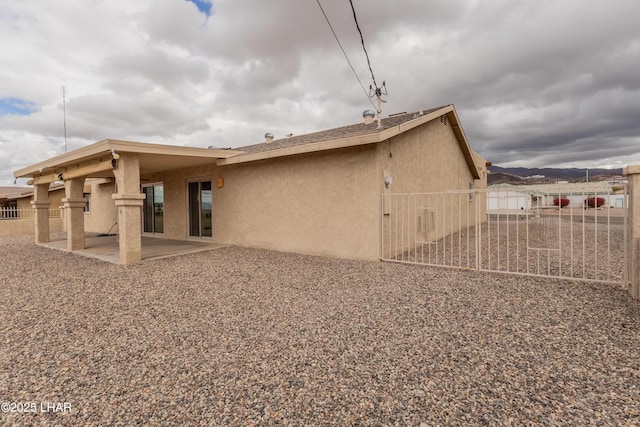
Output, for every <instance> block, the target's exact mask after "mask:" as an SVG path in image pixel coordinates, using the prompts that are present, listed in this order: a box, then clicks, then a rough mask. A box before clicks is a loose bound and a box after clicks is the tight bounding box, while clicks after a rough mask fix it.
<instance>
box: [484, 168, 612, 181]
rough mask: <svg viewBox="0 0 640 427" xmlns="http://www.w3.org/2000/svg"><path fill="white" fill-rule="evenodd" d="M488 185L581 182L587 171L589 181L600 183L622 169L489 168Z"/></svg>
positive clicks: (584, 178)
mask: <svg viewBox="0 0 640 427" xmlns="http://www.w3.org/2000/svg"><path fill="white" fill-rule="evenodd" d="M489 171H490V172H491V173H490V174H489V179H488V183H489V185H492V184H503V183H508V184H528V183H546V182H555V181H558V180H562V181H572V182H583V181H586V180H587V171H589V181H602V180H606V179H609V178H611V177H613V176H620V175H622V169H579V168H566V169H561V168H503V167H500V166H489Z"/></svg>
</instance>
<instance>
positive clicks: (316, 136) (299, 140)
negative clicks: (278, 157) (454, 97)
mask: <svg viewBox="0 0 640 427" xmlns="http://www.w3.org/2000/svg"><path fill="white" fill-rule="evenodd" d="M444 107H445V106H442V107H438V108H431V109H429V110H422V114H429V113H432V112H434V111H436V110H439V109H441V108H444ZM420 115H421V114H420V112H415V113H402V114H394V115H393V116H390V117H386V118H383V119H382V128H380V129H378V121H377V120H374V122H373V123H371V124H364V122H362V123H357V124H353V125H348V126H342V127H338V128H334V129H328V130H323V131H320V132H313V133H308V134H305V135H298V136H292V137H290V138H283V139H276V140H274V141H273V142H271V143H269V144H266V143H265V142H261V143H259V144H253V145H248V146H245V147H238V148H234V150H241V151H244V152H245V153H246V154H252V153H261V152H265V151H272V150H279V149H281V148H288V147H295V146H298V145H307V144H313V143H317V142H323V141H332V140H336V139H342V138H351V137H356V136H363V135H370V134H376V133H380V132H382V131H384V130H386V129H389V128H392V127H395V126H398V125H401V124H402V123H405V122H408V121H410V120H413V119H416V118H418V117H420Z"/></svg>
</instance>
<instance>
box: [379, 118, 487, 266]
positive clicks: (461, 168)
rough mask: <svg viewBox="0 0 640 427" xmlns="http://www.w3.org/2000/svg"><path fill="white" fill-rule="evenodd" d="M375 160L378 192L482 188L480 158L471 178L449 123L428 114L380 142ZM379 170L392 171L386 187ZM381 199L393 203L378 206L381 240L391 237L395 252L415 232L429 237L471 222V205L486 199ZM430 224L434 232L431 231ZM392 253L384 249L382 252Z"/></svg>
mask: <svg viewBox="0 0 640 427" xmlns="http://www.w3.org/2000/svg"><path fill="white" fill-rule="evenodd" d="M377 160H378V164H379V178H378V180H379V182H380V184H381V193H382V194H387V195H388V194H394V193H395V194H397V193H433V192H446V191H448V190H469V189H482V188H486V172H485V167H484V164H483V165H479V166H481V171H480V174H481V178H482V179H479V180H476V179H474V177H473V175H472V173H471V171H470V169H469V166H468V164H467V162H466V160H465V158H464V155H463V152H462V149H461V148H460V145H459V143H458V141H457V138H456V136H455V134H454V133H453V131H452V129H451V126H450V125H449V124H448V123H447V124H443V123H442V122H441V121H440V120H433V121H431V122H429V123H427V124H425V125H424V126H421V127H418V128H415V129H413V130H410V131H408V132H405V133H403V134H401V135H398V136H397V137H394V138H392V139H390V140H389V141H385V142H383V143H382V144H379V145H378V147H377ZM384 176H391V177H392V180H393V181H392V184H391V185H389V188H385V186H384V183H383V178H384ZM385 203H393V206H391V207H384V208H383V209H384V210H385V215H384V216H383V217H382V218H383V219H382V221H384V227H380V228H382V229H383V230H384V236H382V238H384V240H385V242H387V241H393V245H392V246H393V248H394V251H397V252H398V253H399V252H403V251H406V250H409V249H411V248H413V247H414V245H415V238H416V237H418V238H419V239H423V240H428V241H431V240H435V239H440V238H442V237H444V236H445V235H449V234H451V233H455V232H457V231H458V230H459V229H460V228H461V227H466V226H467V224H473V223H474V221H475V218H476V208H480V209H481V210H485V209H486V202H484V203H483V202H482V198H481V197H479V196H478V195H475V196H474V197H472V198H470V197H469V196H468V195H467V194H452V195H447V196H443V197H437V198H436V197H430V196H425V197H424V198H422V199H420V198H419V199H415V198H411V199H410V200H409V199H406V200H404V201H402V200H401V199H400V198H397V197H395V198H389V197H388V198H385ZM403 203H405V204H406V206H405V205H403ZM445 203H446V209H445V206H444V204H445ZM478 203H479V205H477V204H478ZM408 210H410V211H411V212H409V211H408ZM445 212H446V214H445ZM481 216H482V213H481ZM436 222H437V223H436ZM403 227H404V228H403ZM399 229H403V236H404V237H403V238H402V239H400V240H399V241H396V236H395V234H397V233H398V230H399ZM420 230H424V235H420V234H419V232H420ZM435 230H437V234H434V231H435ZM387 246H389V245H387ZM387 249H388V248H387ZM395 255H397V254H390V253H385V257H393V256H395Z"/></svg>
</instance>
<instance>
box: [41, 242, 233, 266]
mask: <svg viewBox="0 0 640 427" xmlns="http://www.w3.org/2000/svg"><path fill="white" fill-rule="evenodd" d="M41 246H44V247H47V248H51V249H57V250H62V251H67V241H66V240H57V241H53V242H49V243H43V244H41ZM226 246H228V245H223V244H219V243H212V242H202V241H193V240H172V239H161V238H157V237H147V236H142V260H143V261H145V260H148V259H158V258H166V257H171V256H177V255H185V254H190V253H194V252H202V251H210V250H213V249H219V248H223V247H226ZM73 253H75V254H78V255H82V256H86V257H89V258H96V259H99V260H102V261H106V262H111V263H114V264H119V263H120V262H119V247H118V236H101V237H86V238H85V248H84V249H80V250H76V251H73Z"/></svg>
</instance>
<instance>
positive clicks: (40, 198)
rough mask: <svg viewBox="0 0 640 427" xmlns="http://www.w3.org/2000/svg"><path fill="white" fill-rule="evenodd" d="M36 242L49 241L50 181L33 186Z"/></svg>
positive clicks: (32, 204)
mask: <svg viewBox="0 0 640 427" xmlns="http://www.w3.org/2000/svg"><path fill="white" fill-rule="evenodd" d="M31 206H33V209H34V210H35V212H34V214H35V215H34V223H35V236H36V243H49V241H50V235H49V207H50V206H51V202H50V201H49V183H46V184H36V185H34V187H33V201H32V202H31Z"/></svg>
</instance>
